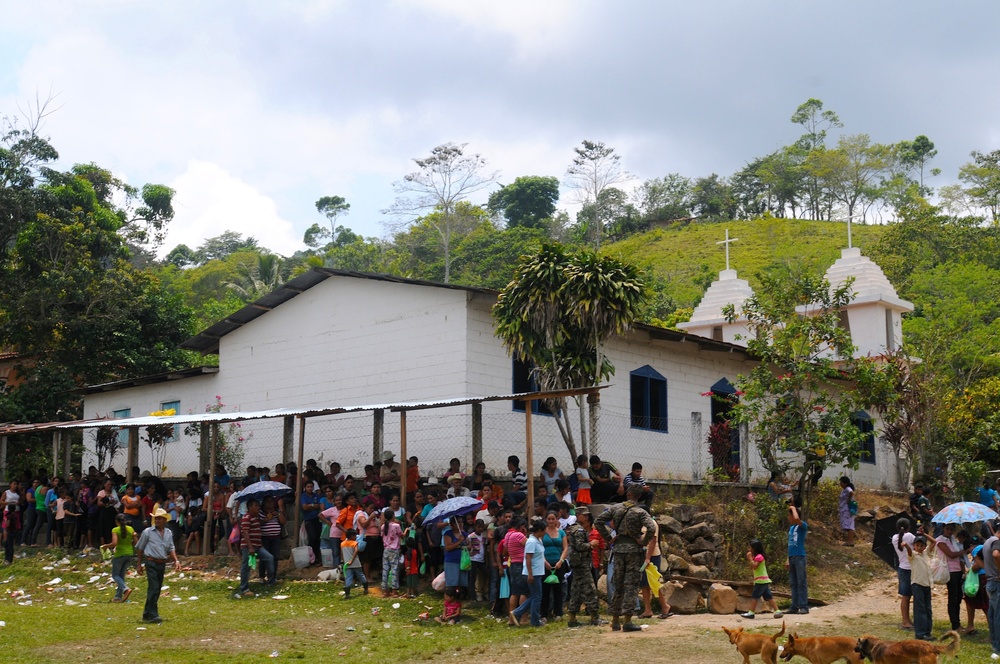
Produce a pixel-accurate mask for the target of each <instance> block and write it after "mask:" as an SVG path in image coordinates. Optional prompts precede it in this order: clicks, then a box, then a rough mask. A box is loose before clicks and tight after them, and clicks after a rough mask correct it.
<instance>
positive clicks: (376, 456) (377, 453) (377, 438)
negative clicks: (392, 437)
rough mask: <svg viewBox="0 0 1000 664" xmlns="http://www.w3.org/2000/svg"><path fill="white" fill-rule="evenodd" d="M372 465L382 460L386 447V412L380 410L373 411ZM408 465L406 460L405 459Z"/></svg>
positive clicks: (404, 461)
mask: <svg viewBox="0 0 1000 664" xmlns="http://www.w3.org/2000/svg"><path fill="white" fill-rule="evenodd" d="M372 413H373V414H374V416H375V417H374V418H373V419H372V463H375V462H376V461H381V460H382V448H383V446H384V445H385V410H383V409H382V408H378V409H376V410H374V411H372ZM403 463H404V464H405V463H406V459H403Z"/></svg>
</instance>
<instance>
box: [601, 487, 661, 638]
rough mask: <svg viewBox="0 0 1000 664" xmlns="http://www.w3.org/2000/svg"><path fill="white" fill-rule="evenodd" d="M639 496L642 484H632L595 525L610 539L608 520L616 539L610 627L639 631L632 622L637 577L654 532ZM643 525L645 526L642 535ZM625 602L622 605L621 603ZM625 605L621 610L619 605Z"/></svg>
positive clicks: (636, 595)
mask: <svg viewBox="0 0 1000 664" xmlns="http://www.w3.org/2000/svg"><path fill="white" fill-rule="evenodd" d="M641 495H642V487H641V486H639V485H637V484H633V485H631V486H629V488H628V490H627V491H626V492H625V497H626V498H627V500H626V501H625V502H624V503H620V504H618V505H613V506H611V507H610V508H609V509H607V510H605V511H604V512H603V513H602V514H601V515H600V516H599V517H597V521H596V523H595V524H594V526H595V527H596V528H597V532H599V533H600V534H601V537H603V538H604V541H605V542H611V532H610V531H609V530H608V523H610V524H611V526H612V527H613V528H614V529H615V540H614V545H613V547H612V555H613V556H614V558H615V565H614V576H613V577H612V579H611V583H612V584H613V585H614V595H612V597H611V629H613V630H615V631H618V630H620V629H621V630H624V631H626V632H638V631H639V630H640V627H639V626H638V625H636V624H634V623H633V622H632V613H633V611H634V610H635V606H636V602H637V601H638V594H639V580H640V579H641V578H642V573H643V567H644V563H645V561H646V545H647V544H649V540H650V538H651V537H653V533H655V532H656V522H654V521H653V518H652V517H651V516H649V513H648V512H646V510H644V509H643V508H642V507H640V506H639V505H637V504H636V501H637V500H638V499H639V497H640V496H641ZM643 527H645V528H646V532H645V534H644V533H643V530H642V529H643ZM623 602H624V604H623ZM623 606H624V607H626V609H625V611H622V607H623ZM619 616H624V618H625V619H624V624H622V623H620V622H619Z"/></svg>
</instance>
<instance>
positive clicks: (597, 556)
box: [588, 528, 607, 567]
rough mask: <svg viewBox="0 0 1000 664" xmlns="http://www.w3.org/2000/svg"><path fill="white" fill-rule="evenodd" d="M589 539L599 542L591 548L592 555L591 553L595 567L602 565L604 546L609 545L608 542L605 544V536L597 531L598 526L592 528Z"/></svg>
mask: <svg viewBox="0 0 1000 664" xmlns="http://www.w3.org/2000/svg"><path fill="white" fill-rule="evenodd" d="M588 539H589V540H590V541H591V542H597V546H595V547H594V548H593V549H592V550H591V552H590V555H591V563H592V564H593V565H594V567H600V566H601V552H602V551H604V548H605V547H606V546H607V544H605V542H604V538H603V537H601V534H600V533H599V532H597V528H591V529H590V537H589V538H588Z"/></svg>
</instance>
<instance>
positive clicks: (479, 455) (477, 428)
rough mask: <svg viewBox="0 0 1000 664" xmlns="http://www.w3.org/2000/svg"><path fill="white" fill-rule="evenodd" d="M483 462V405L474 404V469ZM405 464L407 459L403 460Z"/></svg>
mask: <svg viewBox="0 0 1000 664" xmlns="http://www.w3.org/2000/svg"><path fill="white" fill-rule="evenodd" d="M482 460H483V404H481V403H474V404H472V468H473V469H475V468H476V466H477V465H479V463H480V462H481V461H482ZM403 461H404V462H405V461H406V459H403Z"/></svg>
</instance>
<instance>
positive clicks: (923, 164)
mask: <svg viewBox="0 0 1000 664" xmlns="http://www.w3.org/2000/svg"><path fill="white" fill-rule="evenodd" d="M899 147H900V151H901V158H902V162H903V164H905V165H906V166H909V167H911V168H913V169H915V170H916V171H917V184H918V185H919V186H920V194H921V195H922V196H929V195H930V193H931V190H930V188H929V187H926V186H925V185H924V172H925V171H926V172H927V175H929V176H935V175H940V174H941V169H940V168H931V169H928V168H927V164H928V163H930V161H931V159H933V158H934V157H936V156H937V153H938V151H937V149H936V148H935V147H934V143H933V141H931V139H929V138H927V137H926V136H924V135H923V134H921V135H920V136H917V137H916V138H914V139H913V140H912V141H902V142H900V144H899Z"/></svg>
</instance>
